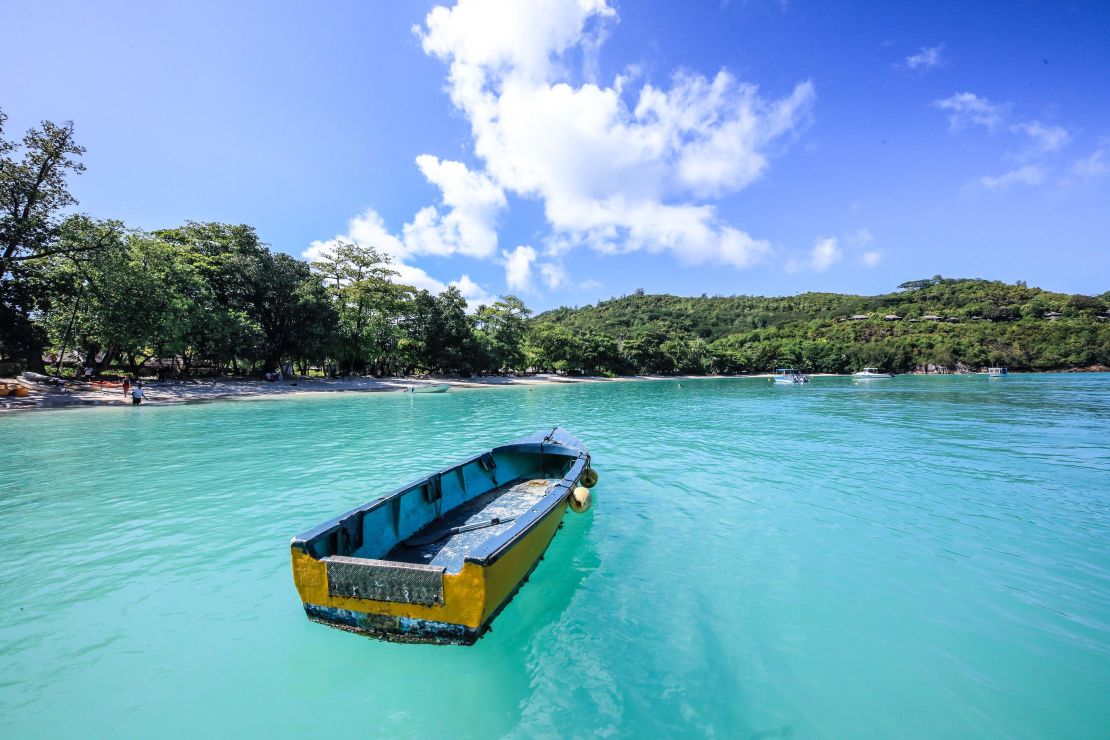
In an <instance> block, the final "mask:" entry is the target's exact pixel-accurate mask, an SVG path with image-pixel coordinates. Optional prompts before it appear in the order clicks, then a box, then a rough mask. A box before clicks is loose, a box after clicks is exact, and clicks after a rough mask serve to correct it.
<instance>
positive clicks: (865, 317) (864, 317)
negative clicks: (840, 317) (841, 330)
mask: <svg viewBox="0 0 1110 740" xmlns="http://www.w3.org/2000/svg"><path fill="white" fill-rule="evenodd" d="M869 318H871V315H870V314H866V313H854V314H852V315H851V316H849V317H848V320H849V321H867V320H868V319H869Z"/></svg>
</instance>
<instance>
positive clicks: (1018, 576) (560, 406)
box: [0, 375, 1110, 738]
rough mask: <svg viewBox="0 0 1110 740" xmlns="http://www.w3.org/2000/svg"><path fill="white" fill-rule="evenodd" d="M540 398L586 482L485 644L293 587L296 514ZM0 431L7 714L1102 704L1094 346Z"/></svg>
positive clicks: (536, 405) (823, 712)
mask: <svg viewBox="0 0 1110 740" xmlns="http://www.w3.org/2000/svg"><path fill="white" fill-rule="evenodd" d="M555 425H560V426H564V427H566V428H568V429H570V430H571V431H572V432H574V433H575V434H576V435H577V436H579V437H580V438H581V439H583V440H584V441H585V442H586V443H587V444H589V446H590V448H591V452H592V453H593V456H594V460H595V465H596V467H597V468H598V470H599V471H600V472H601V483H600V484H599V485H598V487H597V488H596V489H594V493H595V500H596V506H595V509H594V510H593V511H592V512H591V513H590V514H587V515H585V516H576V515H574V514H572V513H569V512H568V514H567V517H566V520H565V521H566V526H565V527H564V528H563V529H562V531H561V532H560V533H559V535H558V536H557V537H556V538H555V540H554V542H553V543H552V546H551V548H550V549H549V550H548V554H547V557H546V559H545V560H544V561H543V563H541V564H540V567H539V568H538V569H537V570H536V571H535V573H534V574H533V576H532V578H531V580H530V582H529V583H528V584H527V585H526V586H525V587H524V589H523V590H522V591H521V592H520V593H519V594H518V596H517V597H516V599H514V601H513V602H512V604H511V605H510V606H509V607H508V608H507V609H506V610H505V611H504V612H503V613H502V614H501V616H500V617H499V618H498V619H497V620H496V622H495V623H494V630H493V632H492V633H491V634H489V635H487V636H486V637H485V638H484V639H482V640H481V642H479V643H478V644H477V645H476V646H474V647H470V648H459V647H437V646H422V645H396V644H388V643H382V642H377V641H373V640H370V639H366V638H362V637H358V636H353V635H349V634H346V633H343V632H339V631H336V630H331V629H328V628H326V627H323V626H320V625H315V624H311V623H309V622H308V621H307V620H306V619H305V618H304V614H303V612H302V610H301V608H300V604H299V601H298V599H297V596H296V592H295V591H294V589H293V585H292V579H291V576H290V573H289V561H288V549H287V548H288V541H289V538H290V536H292V535H293V534H295V533H297V532H299V531H302V530H304V529H306V528H308V527H309V526H311V525H314V524H316V523H318V522H320V521H322V520H324V519H327V518H330V517H331V516H334V515H335V514H337V513H339V512H341V511H345V510H347V509H349V508H351V507H353V506H356V505H358V504H360V503H362V502H364V501H366V500H369V499H371V498H373V497H374V496H376V495H378V493H379V492H381V491H383V490H384V489H388V488H391V487H393V486H394V485H396V484H398V483H401V482H405V481H407V480H409V479H412V478H414V477H417V476H418V475H419V474H421V473H424V472H428V471H430V470H433V469H435V468H438V467H440V466H441V465H442V464H444V463H446V462H450V461H454V460H457V459H460V458H463V457H466V456H468V455H469V454H471V453H473V452H476V451H478V450H480V449H482V448H486V447H489V446H490V445H492V444H496V443H499V442H502V441H507V440H510V439H513V438H514V437H517V436H521V435H523V434H527V433H531V432H534V431H536V430H540V429H547V428H550V427H552V426H555ZM0 449H2V450H3V451H4V452H3V455H0V524H2V526H3V542H4V545H5V547H4V550H5V555H6V557H5V567H4V568H3V569H2V570H0V596H2V597H3V603H4V606H5V618H4V620H3V621H2V622H0V736H4V737H60V736H69V737H72V736H107V735H115V736H127V737H141V736H149V735H151V734H155V735H158V736H170V737H192V736H196V735H198V734H213V735H219V736H226V735H231V734H233V733H235V734H249V735H252V736H253V735H271V736H273V735H293V734H297V735H302V736H307V735H311V736H321V737H351V736H355V737H357V736H403V737H410V736H411V737H432V736H451V737H491V736H505V735H508V736H543V735H572V736H581V735H587V734H590V735H592V734H602V735H641V736H642V735H648V734H650V735H656V736H662V735H665V734H671V735H698V734H708V733H713V734H716V735H721V736H726V737H761V738H772V737H892V736H899V737H923V738H924V737H930V738H931V737H941V736H945V737H957V736H958V737H970V736H977V737H983V736H1011V737H1046V736H1055V737H1064V736H1067V737H1097V736H1105V734H1106V732H1107V728H1108V727H1110V701H1108V700H1107V687H1110V376H1100V375H1078V376H1075V375H1067V376H1065V375H1037V376H1010V377H1008V378H1005V379H1003V380H997V381H992V380H988V379H986V378H985V377H981V376H979V377H951V376H949V377H899V378H895V379H894V380H890V381H874V382H870V383H862V384H861V383H855V382H853V381H851V380H849V379H842V378H835V379H833V378H818V379H815V380H814V382H813V383H811V384H810V385H809V386H808V387H799V388H794V387H771V386H770V385H769V384H767V383H766V382H765V381H760V380H754V379H720V380H717V379H706V380H682V381H658V382H636V383H618V382H613V383H596V384H575V385H555V386H545V387H536V388H534V389H529V388H498V389H490V390H475V391H452V392H451V393H448V394H445V395H438V396H436V395H431V396H429V395H425V396H418V397H411V396H404V395H401V394H384V393H382V394H342V395H334V396H322V397H311V398H303V397H302V398H287V399H273V400H257V401H245V402H223V403H213V404H203V405H194V406H186V407H170V408H165V407H163V408H157V407H145V408H139V409H132V408H118V409H89V410H75V411H55V412H42V413H33V414H22V415H13V416H6V417H0Z"/></svg>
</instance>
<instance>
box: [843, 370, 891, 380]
mask: <svg viewBox="0 0 1110 740" xmlns="http://www.w3.org/2000/svg"><path fill="white" fill-rule="evenodd" d="M852 377H853V378H856V379H857V380H877V379H881V378H892V377H894V376H893V375H891V374H890V373H882V372H879V368H877V367H865V368H864V369H862V370H860V371H859V372H858V373H852Z"/></svg>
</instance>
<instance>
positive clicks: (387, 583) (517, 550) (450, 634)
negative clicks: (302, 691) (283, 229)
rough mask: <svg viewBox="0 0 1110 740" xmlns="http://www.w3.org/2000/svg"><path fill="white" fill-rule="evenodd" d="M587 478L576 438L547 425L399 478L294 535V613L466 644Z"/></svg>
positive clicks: (578, 505)
mask: <svg viewBox="0 0 1110 740" xmlns="http://www.w3.org/2000/svg"><path fill="white" fill-rule="evenodd" d="M595 483H597V473H596V472H595V471H594V470H593V469H592V468H591V467H590V453H589V452H588V451H587V449H586V446H585V445H584V444H582V443H581V442H580V441H578V440H577V439H575V438H574V437H573V436H572V435H571V434H569V433H568V432H565V431H563V430H562V429H553V430H551V431H550V432H547V433H544V432H540V433H538V434H535V435H533V436H531V437H526V438H524V439H520V440H517V441H516V442H511V443H509V444H505V445H501V446H500V447H494V448H493V449H491V450H488V451H486V452H482V453H479V454H477V455H475V456H474V457H472V458H470V459H469V460H467V461H466V462H463V463H460V464H458V465H454V466H452V467H449V468H446V469H444V470H441V471H439V472H437V473H433V474H432V475H430V476H428V477H426V478H423V479H420V480H417V481H415V482H413V483H410V484H408V485H406V486H402V487H401V488H398V489H397V490H395V491H393V492H392V493H388V494H386V495H385V496H382V497H380V498H377V499H375V500H373V501H371V502H370V503H368V504H366V505H364V506H361V507H359V508H357V509H355V510H353V511H349V512H347V513H346V514H343V515H342V516H339V517H338V518H336V519H332V520H331V521H329V522H326V523H324V524H321V525H320V526H318V527H315V528H314V529H310V530H309V531H307V532H305V533H304V534H301V535H299V536H297V537H294V538H293V541H292V543H290V548H291V555H292V561H293V581H294V582H295V583H296V586H297V592H298V593H299V594H300V597H301V601H302V603H303V604H304V610H305V613H306V614H307V616H308V618H309V619H311V620H312V621H314V622H321V623H324V624H327V625H330V626H332V627H338V628H339V629H343V630H347V631H350V632H359V633H362V634H367V635H370V636H371V637H378V638H381V639H386V640H392V641H396V642H431V643H439V644H462V645H471V644H473V643H474V642H476V641H477V640H478V638H480V637H481V636H482V635H483V634H484V633H485V632H486V630H488V629H489V627H490V623H491V622H492V621H493V619H494V618H495V617H496V616H497V615H498V614H499V613H500V612H501V610H502V609H503V608H505V605H506V604H508V603H509V601H510V600H511V599H512V598H513V595H514V594H515V593H516V592H517V589H519V588H520V587H521V585H522V584H523V583H524V581H525V580H526V579H527V578H528V576H529V574H530V573H531V572H532V570H533V569H534V568H535V567H536V564H537V563H538V562H539V560H540V559H541V558H542V557H543V554H544V551H545V550H546V549H547V545H548V543H550V542H551V539H552V538H553V537H554V536H555V533H556V532H557V531H558V530H559V527H560V526H561V522H562V519H563V512H565V511H566V509H567V508H568V507H570V508H571V509H572V510H574V511H576V512H584V511H586V510H588V509H589V506H590V496H589V491H588V490H587V488H588V487H592V486H593V485H594V484H595ZM576 486H584V487H582V488H576Z"/></svg>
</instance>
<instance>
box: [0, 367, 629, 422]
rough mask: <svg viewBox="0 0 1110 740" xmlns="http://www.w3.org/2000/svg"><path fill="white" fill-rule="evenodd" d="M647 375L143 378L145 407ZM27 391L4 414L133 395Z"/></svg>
mask: <svg viewBox="0 0 1110 740" xmlns="http://www.w3.org/2000/svg"><path fill="white" fill-rule="evenodd" d="M648 379H650V378H647V377H621V378H602V377H575V378H568V377H563V376H560V375H549V374H539V375H521V376H490V377H475V378H466V379H459V378H441V377H419V378H405V377H398V378H344V379H335V380H331V379H323V378H294V379H291V380H286V381H281V382H273V383H271V382H269V381H265V380H244V379H230V378H226V379H225V378H221V379H204V380H165V381H143V392H144V398H143V405H144V406H166V405H172V404H184V403H199V402H204V401H217V400H230V399H250V398H269V397H273V396H292V395H306V396H307V395H310V394H321V393H373V392H391V391H392V392H402V391H406V390H408V389H410V388H413V387H417V388H419V387H420V386H428V385H439V384H442V383H447V384H449V385H450V386H451V387H452V388H496V387H504V386H521V385H546V384H554V383H564V384H565V383H591V382H617V381H627V380H648ZM0 382H7V383H9V384H15V383H17V381H16V380H15V379H13V378H7V379H5V378H0ZM20 384H21V385H23V386H24V387H25V388H27V389H28V394H27V395H26V396H23V397H18V396H10V395H9V396H6V397H0V413H2V412H5V411H9V412H10V411H30V410H35V409H51V408H80V407H88V406H130V405H131V399H130V397H128V396H124V394H123V388H122V386H121V385H120V384H119V383H117V382H114V381H103V382H100V381H94V382H92V383H85V382H82V381H76V382H73V381H71V382H69V383H68V384H67V389H66V390H65V391H61V390H57V389H54V388H50V387H48V386H40V385H38V384H33V383H25V382H21V383H20Z"/></svg>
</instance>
